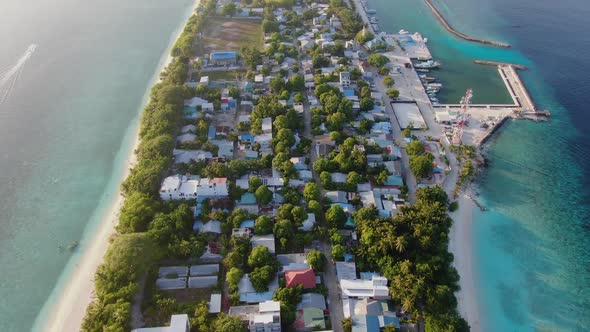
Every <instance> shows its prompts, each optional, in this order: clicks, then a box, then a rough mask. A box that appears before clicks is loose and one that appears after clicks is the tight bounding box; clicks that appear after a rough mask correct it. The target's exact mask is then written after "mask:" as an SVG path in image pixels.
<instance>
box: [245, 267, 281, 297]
mask: <svg viewBox="0 0 590 332" xmlns="http://www.w3.org/2000/svg"><path fill="white" fill-rule="evenodd" d="M278 288H279V277H278V276H276V277H275V278H274V279H273V280H272V281H271V282H270V283H269V284H268V291H266V292H261V293H258V292H256V290H255V289H254V286H252V282H251V281H250V276H249V275H248V274H247V273H246V274H244V275H243V276H242V279H240V282H239V283H238V294H239V295H240V302H245V303H260V302H264V301H270V300H272V295H273V294H274V292H275V291H276V290H277V289H278Z"/></svg>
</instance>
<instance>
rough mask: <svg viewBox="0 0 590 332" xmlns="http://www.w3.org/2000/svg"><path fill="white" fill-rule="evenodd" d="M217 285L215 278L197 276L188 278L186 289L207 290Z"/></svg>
mask: <svg viewBox="0 0 590 332" xmlns="http://www.w3.org/2000/svg"><path fill="white" fill-rule="evenodd" d="M215 285H217V276H199V277H189V278H188V288H209V287H213V286H215Z"/></svg>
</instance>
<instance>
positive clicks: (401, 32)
mask: <svg viewBox="0 0 590 332" xmlns="http://www.w3.org/2000/svg"><path fill="white" fill-rule="evenodd" d="M398 34H400V35H407V34H409V32H408V31H406V30H404V29H401V30H400V31H398Z"/></svg>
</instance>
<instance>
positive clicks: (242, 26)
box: [201, 18, 263, 54]
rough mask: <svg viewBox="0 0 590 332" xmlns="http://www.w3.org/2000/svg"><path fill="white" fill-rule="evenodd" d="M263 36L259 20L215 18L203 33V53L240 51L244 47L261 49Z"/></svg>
mask: <svg viewBox="0 0 590 332" xmlns="http://www.w3.org/2000/svg"><path fill="white" fill-rule="evenodd" d="M262 36H263V34H262V24H261V21H259V20H245V19H236V18H213V19H211V21H210V22H209V23H208V24H207V26H206V27H205V30H204V31H203V37H202V42H201V45H202V49H201V53H202V54H207V53H211V52H212V51H238V50H239V49H240V48H241V47H242V46H251V47H257V48H260V47H261V46H262Z"/></svg>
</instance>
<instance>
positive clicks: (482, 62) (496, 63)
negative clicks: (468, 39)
mask: <svg viewBox="0 0 590 332" xmlns="http://www.w3.org/2000/svg"><path fill="white" fill-rule="evenodd" d="M473 63H476V64H478V65H486V66H512V67H514V68H515V69H520V70H527V69H528V68H527V67H526V66H523V65H519V64H516V63H508V62H499V61H489V60H473Z"/></svg>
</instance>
